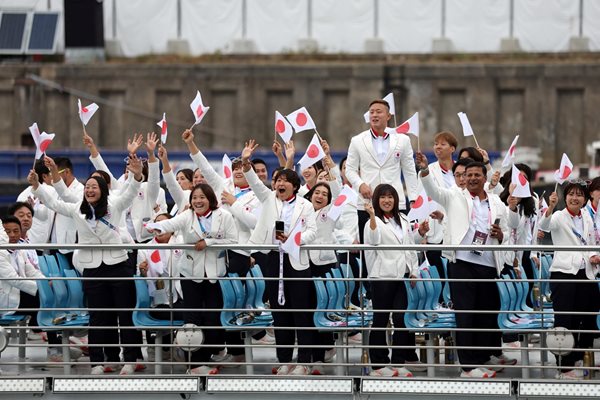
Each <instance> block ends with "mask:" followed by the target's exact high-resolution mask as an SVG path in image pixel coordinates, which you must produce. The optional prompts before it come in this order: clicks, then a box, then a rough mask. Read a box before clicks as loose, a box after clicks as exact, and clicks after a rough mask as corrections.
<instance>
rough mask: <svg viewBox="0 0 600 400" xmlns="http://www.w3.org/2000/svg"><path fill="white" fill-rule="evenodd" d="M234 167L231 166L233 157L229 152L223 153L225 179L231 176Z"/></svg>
mask: <svg viewBox="0 0 600 400" xmlns="http://www.w3.org/2000/svg"><path fill="white" fill-rule="evenodd" d="M232 174H233V167H232V166H231V158H229V156H228V155H227V154H224V155H223V176H224V177H225V179H229V178H231V175H232Z"/></svg>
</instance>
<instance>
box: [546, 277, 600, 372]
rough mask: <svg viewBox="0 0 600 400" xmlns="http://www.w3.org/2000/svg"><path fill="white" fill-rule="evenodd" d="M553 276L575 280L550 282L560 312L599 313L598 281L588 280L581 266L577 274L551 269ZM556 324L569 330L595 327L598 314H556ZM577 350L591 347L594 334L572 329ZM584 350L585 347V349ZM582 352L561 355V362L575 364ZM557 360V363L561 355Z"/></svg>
mask: <svg viewBox="0 0 600 400" xmlns="http://www.w3.org/2000/svg"><path fill="white" fill-rule="evenodd" d="M550 279H571V280H573V281H574V282H550V290H551V291H552V306H553V308H554V311H557V312H581V311H592V312H598V306H599V301H598V297H599V293H598V284H597V283H596V282H595V281H592V282H588V283H582V281H587V280H588V279H587V277H586V275H585V270H583V269H581V270H579V272H578V273H577V275H572V274H565V273H563V272H552V273H551V274H550ZM554 326H556V327H558V326H562V327H564V328H567V329H569V330H571V329H575V330H579V329H581V330H595V329H597V328H596V315H575V314H555V315H554ZM573 336H574V337H575V346H574V348H576V349H589V348H591V347H592V344H593V342H594V334H593V333H583V332H581V333H579V332H573ZM583 351H585V350H583ZM583 351H572V352H571V353H569V354H567V355H566V356H562V360H561V365H562V366H565V367H572V366H574V365H575V362H576V361H579V360H583ZM556 362H557V363H558V357H557V360H556ZM567 370H568V369H567Z"/></svg>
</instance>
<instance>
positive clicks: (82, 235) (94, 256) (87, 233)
mask: <svg viewBox="0 0 600 400" xmlns="http://www.w3.org/2000/svg"><path fill="white" fill-rule="evenodd" d="M130 179H131V182H130V183H129V184H128V185H127V189H126V190H125V192H123V193H119V194H118V195H109V196H108V212H107V214H106V215H105V216H104V220H105V221H107V222H108V223H109V224H110V225H108V224H105V223H103V222H102V221H100V220H96V221H95V231H94V230H92V228H91V227H90V225H89V223H88V220H86V219H85V215H84V214H81V212H80V211H79V207H80V206H81V202H82V201H83V198H82V199H81V200H80V201H79V202H77V203H65V202H64V201H62V200H58V199H55V198H53V197H52V196H51V195H50V194H49V193H48V191H47V189H46V188H45V187H44V185H40V186H38V188H37V190H34V191H33V193H34V194H35V195H36V196H37V197H38V198H39V199H40V200H42V201H43V202H44V203H45V204H46V205H47V206H48V208H50V209H52V210H54V211H55V212H56V213H57V214H58V215H62V216H66V217H69V218H70V220H71V221H72V224H71V227H70V229H71V231H72V232H73V236H75V233H77V235H78V236H79V243H81V244H121V243H122V239H121V232H120V228H119V222H120V220H121V217H122V215H121V214H122V213H123V212H124V211H125V209H126V208H127V207H128V206H129V204H131V201H132V199H133V198H134V196H135V194H136V193H137V191H138V190H139V188H140V182H138V181H136V180H135V179H133V176H132V175H130ZM82 197H83V196H82ZM57 219H58V217H57ZM71 243H75V241H72V242H71ZM123 261H127V251H126V250H114V249H113V250H109V249H106V250H104V249H102V250H94V249H81V250H75V253H74V254H73V265H74V266H75V267H76V268H77V269H78V270H79V272H82V271H83V270H84V269H86V268H98V267H99V266H100V264H102V263H104V264H106V265H114V264H118V263H120V262H123Z"/></svg>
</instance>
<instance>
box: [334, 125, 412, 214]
mask: <svg viewBox="0 0 600 400" xmlns="http://www.w3.org/2000/svg"><path fill="white" fill-rule="evenodd" d="M386 132H388V133H389V135H390V138H389V140H390V143H389V144H390V146H389V150H388V153H387V155H386V157H385V160H384V162H383V163H382V164H380V163H379V159H378V157H377V154H376V153H375V150H374V149H373V142H372V139H371V131H370V130H366V131H364V132H362V133H359V134H358V135H356V136H354V137H353V138H352V140H351V141H350V147H349V148H348V159H347V160H346V178H348V181H349V182H350V184H351V185H352V187H354V188H356V190H357V191H358V190H359V189H360V185H362V184H363V183H366V184H367V185H369V186H370V187H371V190H374V189H375V187H376V186H377V185H379V184H380V183H389V184H390V185H392V186H393V187H394V188H395V189H396V191H397V192H398V197H399V198H400V202H399V204H398V207H399V208H400V209H403V208H406V201H405V194H404V188H403V186H402V181H401V180H400V175H403V176H404V181H405V182H406V190H407V195H408V198H409V200H411V201H412V200H415V199H416V198H417V196H418V183H417V173H416V170H415V162H414V160H413V150H412V147H411V144H410V139H409V138H408V136H406V135H401V134H397V133H396V132H394V130H393V129H390V128H386ZM361 198H362V197H361ZM359 203H360V204H359V207H358V208H359V210H362V209H363V208H364V206H363V203H364V199H363V201H362V202H359Z"/></svg>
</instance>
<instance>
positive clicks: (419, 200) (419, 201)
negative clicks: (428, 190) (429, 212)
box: [412, 196, 423, 208]
mask: <svg viewBox="0 0 600 400" xmlns="http://www.w3.org/2000/svg"><path fill="white" fill-rule="evenodd" d="M422 205H423V196H419V197H417V199H416V200H415V203H414V204H413V205H412V208H420V207H421V206H422Z"/></svg>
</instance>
